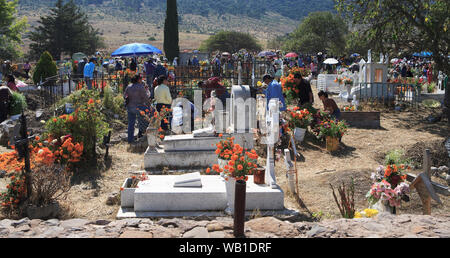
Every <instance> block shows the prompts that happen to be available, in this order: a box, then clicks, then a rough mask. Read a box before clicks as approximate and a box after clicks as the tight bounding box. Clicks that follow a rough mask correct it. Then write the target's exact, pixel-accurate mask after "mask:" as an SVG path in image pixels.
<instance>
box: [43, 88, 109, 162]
mask: <svg viewBox="0 0 450 258" xmlns="http://www.w3.org/2000/svg"><path fill="white" fill-rule="evenodd" d="M85 96H86V94H83V93H81V94H80V95H79V97H80V98H78V99H75V98H74V99H73V100H75V101H74V102H76V103H77V104H76V105H75V108H76V111H75V112H74V113H73V114H71V115H62V116H60V117H53V118H51V119H50V120H48V121H47V123H46V125H45V128H46V129H47V133H46V135H45V136H46V137H51V138H53V139H59V138H61V137H64V136H67V135H70V136H71V137H73V141H74V142H77V143H81V144H84V151H83V157H84V158H85V159H86V160H92V158H94V157H95V154H96V152H95V146H96V141H97V140H98V139H103V137H104V136H105V135H106V134H107V133H108V131H109V127H108V124H107V123H106V122H105V120H106V117H105V115H104V114H103V113H102V112H101V109H102V105H101V100H100V99H97V100H94V99H93V98H90V99H89V100H88V101H87V102H85V103H79V101H80V99H83V98H84V97H85Z"/></svg>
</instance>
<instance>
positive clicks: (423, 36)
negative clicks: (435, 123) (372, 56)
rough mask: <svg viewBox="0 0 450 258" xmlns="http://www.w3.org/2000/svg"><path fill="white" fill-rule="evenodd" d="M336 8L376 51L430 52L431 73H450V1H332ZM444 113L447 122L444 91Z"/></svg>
mask: <svg viewBox="0 0 450 258" xmlns="http://www.w3.org/2000/svg"><path fill="white" fill-rule="evenodd" d="M335 1H336V9H337V10H338V11H339V12H340V13H341V14H342V15H343V17H346V18H348V19H349V20H351V21H352V23H353V24H358V25H361V26H362V28H363V29H361V32H362V35H363V37H365V38H366V39H367V40H368V41H369V42H371V45H372V49H373V50H375V51H378V52H383V53H391V54H394V55H395V54H399V53H413V52H420V51H430V52H432V53H433V59H434V61H435V62H436V69H435V71H436V70H437V71H439V70H441V71H443V72H444V73H446V74H450V65H449V61H450V60H449V58H448V53H449V42H450V33H449V32H448V29H449V27H450V15H449V14H450V1H448V0H385V1H379V0H366V1H362V0H335ZM444 113H445V115H446V117H447V118H448V120H449V121H450V93H449V90H448V87H447V89H446V91H445V101H444Z"/></svg>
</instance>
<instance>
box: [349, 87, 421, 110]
mask: <svg viewBox="0 0 450 258" xmlns="http://www.w3.org/2000/svg"><path fill="white" fill-rule="evenodd" d="M353 94H354V95H357V99H358V100H359V102H360V103H364V102H365V103H382V104H384V105H385V106H387V107H395V106H397V105H408V106H411V107H418V105H419V103H420V101H421V88H420V87H419V86H417V85H414V84H402V83H360V84H359V86H358V87H357V88H356V89H355V90H354V91H353Z"/></svg>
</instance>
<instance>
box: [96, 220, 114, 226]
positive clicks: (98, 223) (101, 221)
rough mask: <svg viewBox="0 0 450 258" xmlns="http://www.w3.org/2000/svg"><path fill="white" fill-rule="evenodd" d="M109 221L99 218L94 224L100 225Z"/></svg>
mask: <svg viewBox="0 0 450 258" xmlns="http://www.w3.org/2000/svg"><path fill="white" fill-rule="evenodd" d="M110 223H111V221H110V220H105V219H99V220H96V221H95V222H94V224H95V225H102V226H105V225H108V224H110Z"/></svg>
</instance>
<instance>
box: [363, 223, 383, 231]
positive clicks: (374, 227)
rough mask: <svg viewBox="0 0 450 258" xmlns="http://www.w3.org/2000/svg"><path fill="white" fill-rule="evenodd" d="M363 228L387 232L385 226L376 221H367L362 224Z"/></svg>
mask: <svg viewBox="0 0 450 258" xmlns="http://www.w3.org/2000/svg"><path fill="white" fill-rule="evenodd" d="M362 227H363V228H365V229H367V230H369V231H374V232H387V229H386V227H385V226H383V225H381V224H379V223H376V222H369V223H365V224H363V225H362Z"/></svg>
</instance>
